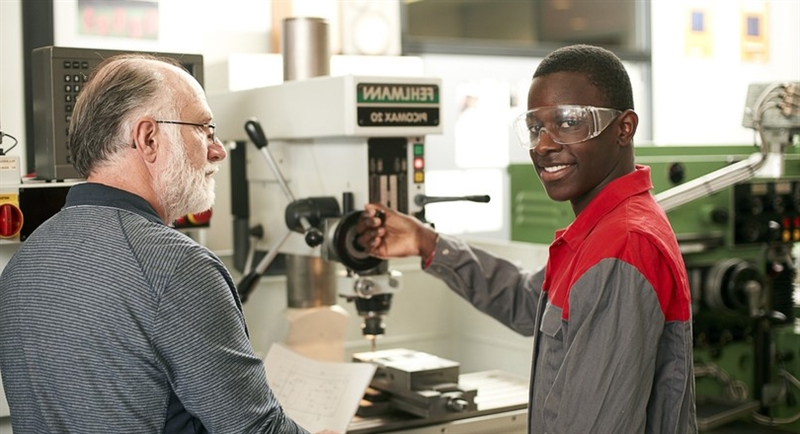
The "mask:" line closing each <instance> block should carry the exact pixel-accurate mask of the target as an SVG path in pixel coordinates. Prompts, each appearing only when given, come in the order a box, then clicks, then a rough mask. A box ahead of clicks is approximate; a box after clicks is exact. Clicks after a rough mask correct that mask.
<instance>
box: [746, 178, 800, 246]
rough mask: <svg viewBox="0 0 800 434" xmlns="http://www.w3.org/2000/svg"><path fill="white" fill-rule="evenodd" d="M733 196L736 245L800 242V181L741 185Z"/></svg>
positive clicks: (776, 181) (788, 180)
mask: <svg viewBox="0 0 800 434" xmlns="http://www.w3.org/2000/svg"><path fill="white" fill-rule="evenodd" d="M733 194H734V198H733V207H734V215H735V217H734V225H735V228H734V231H735V232H734V243H735V244H754V243H774V242H777V243H792V242H798V241H800V180H792V179H780V180H775V181H754V182H749V183H745V184H739V185H736V186H735V187H734V191H733Z"/></svg>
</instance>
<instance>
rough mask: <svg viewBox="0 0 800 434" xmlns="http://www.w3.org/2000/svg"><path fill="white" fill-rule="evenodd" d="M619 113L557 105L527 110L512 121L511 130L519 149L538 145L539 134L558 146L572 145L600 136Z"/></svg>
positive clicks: (612, 110)
mask: <svg viewBox="0 0 800 434" xmlns="http://www.w3.org/2000/svg"><path fill="white" fill-rule="evenodd" d="M620 114H622V112H621V111H619V110H615V109H610V108H603V107H592V106H586V105H558V106H550V107H540V108H536V109H533V110H528V111H527V112H525V113H523V114H522V115H520V116H518V117H517V118H516V119H514V129H515V130H516V132H517V136H518V137H519V141H520V144H521V145H522V147H523V148H526V149H533V148H535V147H536V146H537V145H538V144H539V140H540V139H541V137H542V132H544V131H546V132H547V135H548V136H549V137H550V139H551V140H552V141H554V142H556V143H558V144H559V145H572V144H575V143H580V142H584V141H586V140H589V139H593V138H595V137H597V136H599V135H600V133H602V132H603V131H605V129H606V128H608V126H609V125H611V122H613V121H614V119H616V118H617V117H618V116H619V115H620Z"/></svg>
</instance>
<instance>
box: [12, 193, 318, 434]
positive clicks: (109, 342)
mask: <svg viewBox="0 0 800 434" xmlns="http://www.w3.org/2000/svg"><path fill="white" fill-rule="evenodd" d="M0 372H2V376H3V383H4V384H5V389H6V394H7V396H8V402H9V406H10V409H11V423H12V428H13V429H14V431H15V432H19V433H39V432H54V433H55V432H58V433H66V432H80V433H101V432H102V433H109V432H114V433H144V432H151V433H158V432H170V433H178V432H180V433H196V432H219V433H250V432H264V433H306V431H305V430H303V429H302V428H300V427H298V426H297V425H296V424H295V423H294V422H293V421H292V420H291V419H289V418H288V417H287V416H286V414H284V412H283V410H282V409H281V407H280V405H279V404H278V402H277V401H276V399H275V397H274V395H273V394H272V391H271V390H270V389H269V386H268V385H267V380H266V375H265V372H264V367H263V364H262V362H261V360H259V358H258V357H256V355H255V354H254V352H253V349H252V347H251V345H250V342H249V340H248V336H247V330H246V326H245V321H244V316H243V315H242V311H241V305H240V302H239V298H238V296H237V294H236V290H235V286H234V283H233V281H232V280H231V277H230V275H229V273H228V271H227V270H226V269H225V267H224V265H223V264H222V263H221V262H220V260H219V259H218V258H217V257H216V256H215V255H214V254H213V253H211V252H210V251H209V250H208V249H206V248H205V247H203V246H201V245H199V244H197V243H196V242H194V241H193V240H191V239H190V238H189V237H186V236H185V235H183V234H181V233H179V232H177V231H175V230H173V229H171V228H169V227H167V226H166V225H164V223H163V222H162V221H161V220H160V218H159V217H158V216H157V214H156V213H155V211H154V210H153V209H152V207H151V206H150V205H149V204H148V203H147V202H145V201H144V200H143V199H142V198H140V197H138V196H135V195H132V194H130V193H127V192H124V191H121V190H118V189H114V188H111V187H107V186H103V185H100V184H92V183H87V184H81V185H77V186H75V187H72V189H71V190H70V192H69V195H68V197H67V203H66V205H65V207H64V209H63V210H61V211H60V212H59V213H58V214H56V215H55V216H54V217H53V218H51V219H50V220H48V221H47V222H46V223H45V224H43V225H42V226H41V227H39V228H38V229H37V230H36V231H35V232H34V234H33V235H32V236H31V237H29V238H28V239H27V240H26V241H25V242H24V243H23V244H22V246H21V247H20V249H19V251H18V252H17V253H16V255H15V256H14V257H13V258H12V259H11V261H10V262H9V264H8V266H7V267H6V268H5V270H3V274H2V276H0Z"/></svg>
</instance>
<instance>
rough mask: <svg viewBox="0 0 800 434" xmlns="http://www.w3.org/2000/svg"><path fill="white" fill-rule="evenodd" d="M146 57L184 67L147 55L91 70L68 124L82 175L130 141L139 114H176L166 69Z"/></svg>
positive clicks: (76, 164)
mask: <svg viewBox="0 0 800 434" xmlns="http://www.w3.org/2000/svg"><path fill="white" fill-rule="evenodd" d="M147 61H159V62H163V63H165V64H168V65H173V66H177V67H179V68H182V67H181V65H180V64H179V63H177V62H176V61H175V60H173V59H170V58H163V57H157V56H151V55H148V54H123V55H118V56H113V57H109V58H108V59H105V60H104V61H103V62H101V63H100V64H99V65H98V66H97V67H96V68H95V69H94V70H93V72H92V74H91V76H90V77H89V80H88V81H87V82H86V85H85V86H84V88H83V91H82V92H81V93H80V95H79V96H78V99H77V101H76V103H75V108H74V110H73V112H72V120H71V122H70V125H69V154H70V157H71V160H72V165H73V166H74V167H75V169H76V170H77V171H78V174H80V175H81V176H82V177H84V178H85V177H88V176H89V174H90V173H92V171H93V170H95V169H96V168H97V167H98V166H102V165H104V164H106V163H110V162H113V161H114V160H115V157H116V156H117V155H118V152H119V151H120V150H123V149H125V148H127V147H130V146H132V143H131V141H130V133H131V130H132V128H133V125H134V123H135V122H136V120H137V119H138V118H139V117H140V116H144V115H145V114H151V115H153V116H169V117H170V118H172V117H175V116H176V115H177V113H176V112H177V111H178V103H177V102H176V101H175V99H174V95H175V92H174V89H173V88H172V86H170V85H169V83H168V79H167V77H166V76H165V74H164V71H165V69H164V68H157V67H152V64H149V63H150V62H147Z"/></svg>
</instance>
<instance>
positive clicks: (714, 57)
mask: <svg viewBox="0 0 800 434" xmlns="http://www.w3.org/2000/svg"><path fill="white" fill-rule="evenodd" d="M764 4H767V9H766V10H767V13H766V18H767V25H768V27H767V41H768V45H767V46H768V50H769V52H768V60H767V61H766V62H746V61H743V60H742V56H741V39H742V38H741V34H742V29H741V26H742V11H743V10H745V9H748V8H753V7H758V8H760V7H763V5H764ZM651 7H652V20H651V22H652V40H653V116H654V119H653V134H654V135H653V139H654V143H656V144H658V145H687V144H688V145H694V144H697V145H705V144H712V145H717V144H751V143H753V131H752V130H749V129H746V128H744V127H742V114H743V113H744V103H745V97H746V95H747V86H748V84H750V83H768V82H775V81H784V80H787V81H798V80H800V26H798V24H797V23H800V2H798V1H795V0H788V1H787V0H777V1H771V2H765V1H727V0H700V1H698V0H653V1H652V2H651ZM693 9H699V10H703V11H706V16H707V23H708V25H709V27H710V29H709V31H710V35H709V36H710V37H709V45H710V48H711V54H710V55H709V56H707V57H700V56H692V55H687V53H686V26H687V23H688V14H689V13H690V11H691V10H693Z"/></svg>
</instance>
